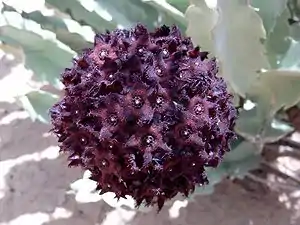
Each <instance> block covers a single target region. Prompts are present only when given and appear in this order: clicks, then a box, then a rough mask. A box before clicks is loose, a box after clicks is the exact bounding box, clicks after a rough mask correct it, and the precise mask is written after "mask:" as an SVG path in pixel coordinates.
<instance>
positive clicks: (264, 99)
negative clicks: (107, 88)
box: [0, 0, 300, 225]
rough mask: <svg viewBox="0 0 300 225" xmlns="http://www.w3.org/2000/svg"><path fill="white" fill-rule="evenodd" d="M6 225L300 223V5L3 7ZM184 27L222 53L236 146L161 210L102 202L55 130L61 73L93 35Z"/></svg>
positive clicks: (15, 0) (87, 0) (0, 178)
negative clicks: (53, 112) (235, 115)
mask: <svg viewBox="0 0 300 225" xmlns="http://www.w3.org/2000/svg"><path fill="white" fill-rule="evenodd" d="M0 11H1V13H0V225H27V224H28V225H29V224H30V225H42V224H43V225H69V224H70V225H71V224H72V225H77V224H78V225H79V224H80V225H81V224H86V225H96V224H97V225H100V224H101V225H125V224H128V225H139V224H143V225H148V224H149V225H150V224H151V225H152V224H157V225H160V224H161V225H168V224H170V225H171V224H172V225H173V224H174V225H192V224H203V225H215V224H219V225H223V224H224V225H268V224H270V225H271V224H272V225H289V224H295V225H297V224H300V161H299V160H300V134H299V130H300V109H299V100H300V43H299V40H300V22H299V21H300V20H299V18H300V1H299V0H272V1H271V0H270V1H267V0H265V1H263V0H206V1H205V0H60V1H59V0H26V1H25V0H0ZM137 22H140V23H143V24H145V25H146V26H147V27H148V28H149V29H151V30H153V29H154V28H155V27H157V26H160V25H162V24H167V25H173V24H176V25H177V26H178V27H179V28H180V29H181V31H182V33H183V34H184V35H187V36H190V37H191V38H192V40H193V42H194V44H195V45H199V46H200V47H201V49H202V50H204V51H209V52H210V53H211V54H210V56H216V57H217V59H218V63H219V66H220V73H219V74H220V76H222V77H224V79H225V80H226V82H227V83H228V88H229V90H230V91H231V93H232V94H233V95H234V97H235V104H236V107H238V108H239V111H240V116H239V119H238V122H237V125H236V132H237V134H238V139H237V140H236V141H235V142H234V143H233V144H232V151H231V152H230V153H228V154H227V156H226V157H225V159H224V161H223V163H222V164H221V165H220V167H219V168H217V169H208V177H209V180H210V184H209V185H208V186H206V187H198V188H197V189H196V191H195V193H193V195H191V196H190V197H189V198H188V199H184V198H182V197H181V196H177V197H176V198H175V199H174V200H173V201H171V202H169V203H168V204H167V205H166V206H165V207H164V208H163V209H162V211H161V213H160V214H157V213H156V209H152V208H149V209H146V208H141V209H139V210H137V209H135V208H134V207H133V202H132V200H131V199H128V200H125V199H122V200H120V201H119V202H117V201H116V200H115V199H113V197H114V195H113V194H111V193H107V194H104V195H102V196H100V195H99V194H98V193H96V192H95V191H94V188H95V184H94V183H93V182H91V181H89V180H88V179H87V176H88V174H87V172H86V171H82V170H81V169H78V168H68V167H67V158H66V157H65V156H64V155H60V154H59V152H58V150H59V149H58V147H57V141H56V138H55V137H53V136H52V135H51V134H50V133H49V130H50V128H51V126H50V124H49V117H48V109H49V107H51V106H52V104H53V103H55V102H56V101H57V100H58V99H59V98H60V96H61V95H62V88H63V87H62V85H61V83H60V81H59V79H60V73H61V72H62V70H63V69H64V68H65V67H68V66H70V62H71V60H72V58H74V57H75V56H76V54H78V53H80V52H81V50H82V49H84V48H88V47H91V46H92V45H93V40H94V35H95V34H96V33H99V32H105V31H106V30H113V29H115V28H130V27H132V26H134V25H135V24H136V23H137Z"/></svg>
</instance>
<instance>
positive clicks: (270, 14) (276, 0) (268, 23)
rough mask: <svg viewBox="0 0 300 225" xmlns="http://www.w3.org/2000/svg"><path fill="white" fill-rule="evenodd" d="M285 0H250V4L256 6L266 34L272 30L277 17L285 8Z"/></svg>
mask: <svg viewBox="0 0 300 225" xmlns="http://www.w3.org/2000/svg"><path fill="white" fill-rule="evenodd" d="M286 4H287V0H272V2H269V1H264V0H251V5H252V6H253V7H254V8H257V9H258V11H257V13H258V14H259V15H260V17H261V18H262V20H263V23H264V27H265V30H266V32H267V34H269V33H270V32H272V30H273V28H274V27H275V24H276V20H277V18H278V17H279V16H280V15H281V14H282V12H283V11H284V9H285V8H286Z"/></svg>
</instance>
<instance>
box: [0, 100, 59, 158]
mask: <svg viewBox="0 0 300 225" xmlns="http://www.w3.org/2000/svg"><path fill="white" fill-rule="evenodd" d="M18 113H19V114H23V115H24V113H25V112H24V110H21V109H20V107H18V106H17V105H16V104H9V103H5V102H0V120H5V117H6V118H8V117H11V118H9V119H8V120H9V123H5V124H0V138H1V141H0V160H2V161H3V160H8V159H13V158H16V157H19V156H22V155H25V154H30V153H33V152H38V151H41V150H44V149H45V148H47V147H49V146H51V145H56V139H55V137H54V136H52V135H50V133H49V130H50V126H49V125H46V124H42V123H40V122H38V121H37V122H32V120H31V119H30V118H29V117H28V116H27V118H25V119H24V118H13V117H15V116H14V115H12V114H18ZM25 114H26V113H25ZM12 118H13V119H12ZM10 120H11V121H10ZM23 143H25V144H23Z"/></svg>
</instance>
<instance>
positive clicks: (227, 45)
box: [213, 0, 269, 97]
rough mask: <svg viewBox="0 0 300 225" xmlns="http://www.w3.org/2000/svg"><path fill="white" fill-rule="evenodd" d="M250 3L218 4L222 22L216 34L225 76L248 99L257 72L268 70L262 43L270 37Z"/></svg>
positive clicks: (216, 46)
mask: <svg viewBox="0 0 300 225" xmlns="http://www.w3.org/2000/svg"><path fill="white" fill-rule="evenodd" d="M246 2H247V1H241V0H231V1H218V8H219V19H218V23H217V25H216V27H215V29H214V31H213V33H214V46H215V51H216V55H217V56H218V59H219V60H220V65H221V70H222V71H221V74H222V76H223V77H224V78H225V80H227V81H228V82H229V84H230V86H231V87H232V88H233V89H234V90H235V92H237V93H238V94H239V95H241V96H243V97H245V96H246V93H247V92H248V91H249V88H250V86H251V84H252V83H253V81H254V80H255V79H256V75H257V71H260V70H261V69H263V68H264V69H268V68H269V63H268V59H267V57H266V55H265V48H264V46H263V44H262V39H264V38H265V37H266V33H265V30H264V27H263V24H262V21H261V18H260V17H259V15H258V14H257V13H256V12H255V11H254V9H253V8H252V7H250V6H249V5H248V4H247V3H246Z"/></svg>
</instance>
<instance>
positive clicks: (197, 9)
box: [185, 0, 218, 52]
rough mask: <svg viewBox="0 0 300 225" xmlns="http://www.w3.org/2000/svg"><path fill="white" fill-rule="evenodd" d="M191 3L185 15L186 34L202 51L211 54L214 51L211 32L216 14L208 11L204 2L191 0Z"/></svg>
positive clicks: (215, 20)
mask: <svg viewBox="0 0 300 225" xmlns="http://www.w3.org/2000/svg"><path fill="white" fill-rule="evenodd" d="M191 3H192V4H191V5H190V6H189V7H188V8H187V10H186V13H185V15H186V19H187V22H188V27H187V31H186V33H187V35H188V36H189V37H191V38H192V40H193V43H194V44H197V45H199V46H200V47H201V49H202V50H206V51H210V52H212V51H213V50H214V47H213V38H212V30H213V28H214V27H215V25H216V23H217V20H218V13H217V11H215V10H213V9H210V8H209V7H208V6H207V5H206V3H205V0H199V1H196V0H193V1H191Z"/></svg>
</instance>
